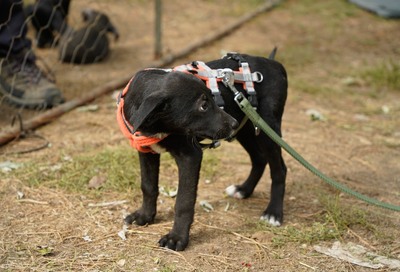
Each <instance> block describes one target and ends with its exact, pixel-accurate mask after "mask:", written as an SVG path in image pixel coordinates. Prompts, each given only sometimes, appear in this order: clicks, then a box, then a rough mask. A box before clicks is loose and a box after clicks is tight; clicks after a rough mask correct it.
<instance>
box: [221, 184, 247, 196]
mask: <svg viewBox="0 0 400 272" xmlns="http://www.w3.org/2000/svg"><path fill="white" fill-rule="evenodd" d="M225 193H226V194H227V195H228V196H231V197H234V198H239V199H242V198H244V196H243V195H242V193H241V192H239V191H238V190H237V187H236V185H231V186H229V187H227V188H226V189H225Z"/></svg>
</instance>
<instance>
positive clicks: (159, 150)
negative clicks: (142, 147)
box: [150, 144, 167, 154]
mask: <svg viewBox="0 0 400 272" xmlns="http://www.w3.org/2000/svg"><path fill="white" fill-rule="evenodd" d="M150 147H151V149H152V150H153V151H154V152H156V153H158V154H161V153H165V152H167V150H166V149H165V148H164V147H162V146H161V145H159V144H152V145H151V146H150Z"/></svg>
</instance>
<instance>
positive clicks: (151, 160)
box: [120, 55, 287, 250]
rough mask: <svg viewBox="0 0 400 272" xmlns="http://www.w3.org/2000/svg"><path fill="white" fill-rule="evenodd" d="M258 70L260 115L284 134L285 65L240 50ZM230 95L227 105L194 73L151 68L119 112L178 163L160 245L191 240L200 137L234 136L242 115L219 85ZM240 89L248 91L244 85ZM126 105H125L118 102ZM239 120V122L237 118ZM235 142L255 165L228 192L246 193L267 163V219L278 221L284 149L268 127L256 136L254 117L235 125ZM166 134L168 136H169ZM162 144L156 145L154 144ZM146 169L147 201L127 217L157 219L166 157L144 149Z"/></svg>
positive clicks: (215, 65) (226, 63)
mask: <svg viewBox="0 0 400 272" xmlns="http://www.w3.org/2000/svg"><path fill="white" fill-rule="evenodd" d="M241 57H242V58H244V59H245V60H246V61H247V62H248V63H249V66H250V67H251V69H252V71H258V72H260V73H261V74H262V76H263V80H262V81H261V82H259V83H255V84H254V88H255V90H256V93H257V102H258V108H257V111H258V113H259V114H260V115H261V116H262V118H263V119H264V120H265V121H266V122H267V123H268V124H269V125H270V126H271V127H272V128H273V129H274V130H275V131H276V132H277V133H278V134H279V135H280V134H281V118H282V114H283V110H284V105H285V101H286V96H287V76H286V71H285V69H284V67H283V66H282V65H281V64H280V63H278V62H276V61H274V60H271V59H266V58H262V57H254V56H249V55H241ZM207 65H208V66H209V67H211V68H212V69H219V68H230V69H232V70H234V71H237V70H238V69H239V64H238V62H237V61H236V60H234V59H226V58H225V59H220V60H215V61H211V62H208V63H207ZM218 85H219V89H220V92H221V94H222V97H223V100H224V103H225V105H224V110H225V112H224V111H222V110H221V109H220V108H219V107H218V106H217V105H216V103H215V102H214V101H213V97H212V95H211V92H210V90H209V89H208V88H206V86H205V84H204V83H203V82H202V81H201V80H199V79H197V78H196V77H195V76H193V75H191V74H186V73H182V72H177V71H165V70H160V69H158V70H157V69H149V70H144V71H140V72H138V73H137V74H136V76H135V78H134V79H133V80H132V82H131V83H130V84H129V85H128V86H127V88H126V90H125V91H126V92H124V94H123V95H122V98H121V100H123V101H124V103H122V107H121V108H122V109H120V110H121V112H122V113H121V114H122V115H123V116H122V117H121V118H122V119H121V120H123V122H124V124H123V125H126V126H130V125H129V124H132V126H133V128H132V127H131V128H130V129H131V133H137V132H135V131H136V130H140V133H141V134H142V135H145V136H152V137H159V136H160V135H161V136H160V138H161V139H162V140H160V141H159V142H158V144H154V145H153V146H152V147H154V148H153V151H154V150H165V151H168V152H170V153H171V155H172V156H173V157H174V158H175V160H176V162H177V165H178V169H179V186H178V195H177V198H176V205H175V220H174V225H173V228H172V230H171V231H170V232H169V233H168V234H167V235H165V236H163V237H162V238H161V240H160V241H159V244H160V246H163V247H167V248H170V249H173V250H184V249H185V248H186V246H187V245H188V242H189V230H190V227H191V224H192V222H193V217H194V206H195V202H196V194H197V185H198V179H199V170H200V166H201V160H202V150H201V148H200V147H199V144H198V142H199V141H200V140H201V139H203V138H209V139H223V138H227V137H231V136H232V133H233V132H234V131H235V130H236V129H237V128H238V122H237V121H239V122H241V120H243V118H244V114H243V113H242V111H241V110H240V109H239V107H238V106H237V104H236V103H235V101H234V99H233V93H232V91H231V90H229V89H228V88H227V87H226V86H225V85H223V84H222V83H218ZM235 86H236V88H237V89H238V90H239V91H240V92H243V93H244V94H245V95H246V96H247V94H246V92H245V91H244V90H243V87H242V86H241V85H239V84H235ZM120 105H121V104H120ZM236 120H237V121H236ZM236 132H237V134H236V138H237V140H238V141H239V142H240V143H241V145H242V146H243V147H244V148H245V150H246V151H247V152H248V154H249V155H250V158H251V162H252V169H251V172H250V175H249V176H248V178H247V179H246V181H245V182H244V183H243V184H241V185H232V186H230V187H228V188H227V193H228V194H229V195H231V196H233V197H238V198H247V197H249V196H250V195H251V194H252V193H253V191H254V188H255V186H256V185H257V183H258V181H259V180H260V178H261V176H262V174H263V172H264V170H265V167H266V165H267V163H269V166H270V170H271V179H272V185H271V198H270V202H269V204H268V206H267V208H266V209H265V210H264V212H263V214H262V216H261V219H262V220H266V221H268V222H269V223H271V224H272V225H280V224H281V223H282V220H283V198H284V193H285V179H286V166H285V163H284V161H283V158H282V156H281V148H280V147H279V146H278V145H276V144H275V143H274V142H273V141H272V140H271V139H270V138H269V137H267V136H266V135H265V134H264V133H261V134H259V135H258V136H257V135H256V134H255V129H254V126H253V124H252V123H251V122H250V121H247V122H246V123H245V125H244V126H243V127H242V128H241V129H240V130H239V131H235V133H236ZM165 135H168V136H167V137H165ZM156 147H157V148H156ZM139 158H140V168H141V179H142V183H141V189H142V193H143V202H142V207H141V208H140V209H138V210H137V211H135V212H134V213H132V214H130V215H129V216H127V217H126V218H125V221H126V222H127V223H129V224H131V223H133V222H135V223H136V224H138V225H145V224H149V223H152V222H153V221H154V217H155V215H156V206H157V196H158V175H159V165H160V155H159V154H157V153H151V152H150V153H142V152H140V153H139Z"/></svg>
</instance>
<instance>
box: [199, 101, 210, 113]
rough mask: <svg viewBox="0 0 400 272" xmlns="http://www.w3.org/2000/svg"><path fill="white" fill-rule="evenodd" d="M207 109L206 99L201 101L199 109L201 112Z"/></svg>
mask: <svg viewBox="0 0 400 272" xmlns="http://www.w3.org/2000/svg"><path fill="white" fill-rule="evenodd" d="M207 110H208V103H207V101H203V102H201V105H200V111H201V112H205V111H207Z"/></svg>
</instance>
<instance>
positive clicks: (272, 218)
mask: <svg viewBox="0 0 400 272" xmlns="http://www.w3.org/2000/svg"><path fill="white" fill-rule="evenodd" d="M260 220H262V221H265V222H267V223H268V224H270V225H271V226H274V227H279V226H280V225H281V222H279V221H278V220H276V219H275V216H273V215H268V214H266V215H263V216H261V217H260Z"/></svg>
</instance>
